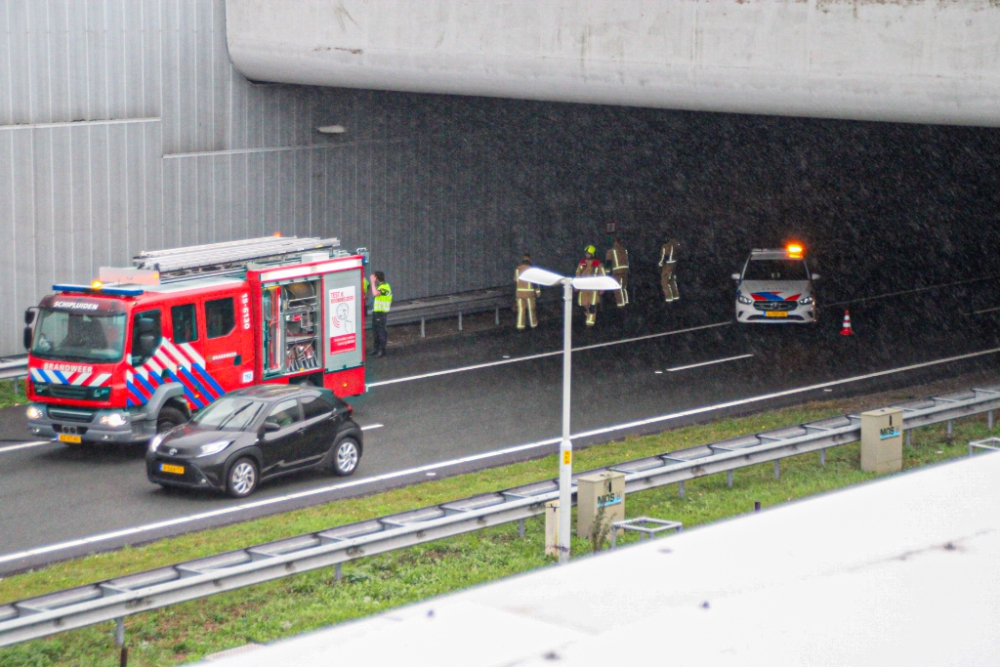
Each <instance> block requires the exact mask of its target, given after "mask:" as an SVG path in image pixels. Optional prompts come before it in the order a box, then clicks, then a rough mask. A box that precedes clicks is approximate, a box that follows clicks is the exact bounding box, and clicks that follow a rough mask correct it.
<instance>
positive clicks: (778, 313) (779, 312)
mask: <svg viewBox="0 0 1000 667" xmlns="http://www.w3.org/2000/svg"><path fill="white" fill-rule="evenodd" d="M764 314H765V315H766V316H767V317H788V313H787V312H785V311H784V310H771V311H768V312H767V313H764Z"/></svg>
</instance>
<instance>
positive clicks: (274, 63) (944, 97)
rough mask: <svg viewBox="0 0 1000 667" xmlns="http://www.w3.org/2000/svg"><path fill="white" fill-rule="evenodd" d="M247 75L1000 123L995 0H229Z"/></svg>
mask: <svg viewBox="0 0 1000 667" xmlns="http://www.w3.org/2000/svg"><path fill="white" fill-rule="evenodd" d="M227 7H228V10H229V11H228V22H229V35H228V36H229V48H230V52H231V54H232V56H233V62H234V63H236V67H237V68H238V69H239V70H240V71H241V72H243V73H244V74H245V75H247V76H248V77H250V78H251V79H257V80H262V81H282V82H288V83H303V84H312V85H325V86H351V87H358V88H377V89H386V90H405V91H417V92H434V93H449V94H461V95H491V96H497V97H512V98H523V99H536V100H549V101H560V102H586V103H600V104H620V105H631V106H648V107H660V108H669V109H690V110H699V111H723V112H735V113H758V114H778V115H786V116H816V117H823V118H851V119H858V120H882V121H886V120H888V121H901V122H922V123H955V124H969V125H993V126H995V125H1000V4H998V3H997V2H996V0H962V1H961V2H954V1H940V0H615V1H614V2H607V0H559V1H558V2H554V1H550V2H538V1H537V0H512V1H510V2H502V3H500V2H488V1H487V0H479V1H478V2H469V1H468V0H340V1H339V2H330V0H296V1H295V2H287V1H286V0H227Z"/></svg>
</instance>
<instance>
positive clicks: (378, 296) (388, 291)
mask: <svg viewBox="0 0 1000 667" xmlns="http://www.w3.org/2000/svg"><path fill="white" fill-rule="evenodd" d="M391 307H392V288H391V287H389V283H379V284H378V287H376V288H375V308H374V310H375V312H376V313H388V312H389V308H391Z"/></svg>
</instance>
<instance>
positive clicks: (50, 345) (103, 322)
mask: <svg viewBox="0 0 1000 667" xmlns="http://www.w3.org/2000/svg"><path fill="white" fill-rule="evenodd" d="M124 351H125V313H115V312H106V311H105V312H76V311H67V310H49V309H41V312H40V318H39V321H38V324H37V325H36V327H35V340H34V343H33V344H32V346H31V354H33V355H34V356H36V357H39V358H41V359H53V360H58V361H89V362H91V363H109V362H112V361H118V360H119V359H121V358H122V353H123V352H124Z"/></svg>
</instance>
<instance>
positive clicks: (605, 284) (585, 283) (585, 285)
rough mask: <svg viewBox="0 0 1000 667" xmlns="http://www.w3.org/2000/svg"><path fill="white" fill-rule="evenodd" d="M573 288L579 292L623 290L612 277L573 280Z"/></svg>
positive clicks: (584, 277)
mask: <svg viewBox="0 0 1000 667" xmlns="http://www.w3.org/2000/svg"><path fill="white" fill-rule="evenodd" d="M573 287H574V288H576V289H578V290H583V291H588V292H589V291H591V290H603V291H607V290H616V289H621V285H620V284H619V283H618V281H617V280H615V279H614V278H612V277H611V276H581V277H579V278H573Z"/></svg>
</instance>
